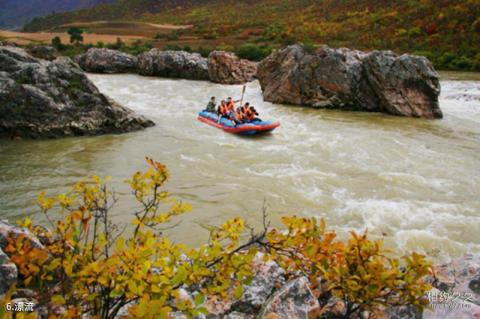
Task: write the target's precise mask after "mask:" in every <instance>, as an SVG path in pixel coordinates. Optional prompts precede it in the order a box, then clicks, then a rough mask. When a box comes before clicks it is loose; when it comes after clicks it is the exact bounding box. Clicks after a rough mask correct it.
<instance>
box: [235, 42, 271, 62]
mask: <svg viewBox="0 0 480 319" xmlns="http://www.w3.org/2000/svg"><path fill="white" fill-rule="evenodd" d="M271 52H272V49H271V48H270V47H261V46H259V45H257V44H255V43H246V44H243V45H241V46H240V47H238V48H237V49H236V50H235V53H236V54H237V55H238V57H240V58H242V59H247V60H250V61H260V60H263V59H264V58H265V57H267V56H268V55H269V54H270V53H271Z"/></svg>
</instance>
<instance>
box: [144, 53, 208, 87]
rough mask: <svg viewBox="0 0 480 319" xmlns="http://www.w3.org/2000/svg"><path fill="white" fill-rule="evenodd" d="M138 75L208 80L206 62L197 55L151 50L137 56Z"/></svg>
mask: <svg viewBox="0 0 480 319" xmlns="http://www.w3.org/2000/svg"><path fill="white" fill-rule="evenodd" d="M138 73H139V74H141V75H147V76H161V77H168V78H179V79H190V80H208V79H209V76H208V61H207V59H206V58H204V57H202V56H201V55H200V54H198V53H190V52H185V51H161V50H159V49H152V50H150V51H148V52H145V53H142V54H140V55H139V56H138Z"/></svg>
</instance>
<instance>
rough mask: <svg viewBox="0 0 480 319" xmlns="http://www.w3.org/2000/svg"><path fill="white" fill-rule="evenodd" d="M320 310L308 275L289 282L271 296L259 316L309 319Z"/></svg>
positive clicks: (282, 318) (281, 318)
mask: <svg viewBox="0 0 480 319" xmlns="http://www.w3.org/2000/svg"><path fill="white" fill-rule="evenodd" d="M319 312H320V304H319V303H318V300H317V299H316V298H315V296H314V295H313V293H312V291H311V290H310V288H309V282H308V279H307V278H306V277H300V278H297V279H294V280H292V281H290V282H288V283H287V284H286V285H285V286H283V287H282V288H281V289H280V290H278V291H277V292H275V294H274V295H273V296H272V297H270V298H269V299H268V300H267V302H266V303H265V305H264V306H263V307H262V310H261V311H260V314H259V315H258V318H277V319H308V318H315V317H316V314H318V313H319Z"/></svg>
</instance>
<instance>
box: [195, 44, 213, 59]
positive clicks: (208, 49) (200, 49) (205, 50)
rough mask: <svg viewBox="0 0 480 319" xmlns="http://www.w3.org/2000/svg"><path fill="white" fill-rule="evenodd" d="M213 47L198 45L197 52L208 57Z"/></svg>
mask: <svg viewBox="0 0 480 319" xmlns="http://www.w3.org/2000/svg"><path fill="white" fill-rule="evenodd" d="M213 50H214V49H213V48H212V47H210V46H206V47H203V46H199V47H198V49H197V52H198V53H200V54H201V55H202V56H203V57H205V58H206V57H208V56H209V55H210V53H211V52H212V51H213Z"/></svg>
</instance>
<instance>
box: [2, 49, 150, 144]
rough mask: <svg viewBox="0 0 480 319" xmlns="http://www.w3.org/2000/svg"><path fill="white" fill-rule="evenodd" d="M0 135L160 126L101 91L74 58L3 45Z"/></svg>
mask: <svg viewBox="0 0 480 319" xmlns="http://www.w3.org/2000/svg"><path fill="white" fill-rule="evenodd" d="M0 105H2V108H0V137H11V138H13V137H22V138H41V137H43V138H45V137H46V138H53V137H61V136H73V135H96V134H106V133H123V132H130V131H135V130H140V129H143V128H145V127H149V126H152V125H154V123H153V122H152V121H150V120H147V119H145V118H144V117H142V116H138V115H136V114H135V113H134V112H133V111H131V110H130V109H127V108H125V107H123V106H120V105H119V104H117V103H115V102H114V101H112V100H110V99H109V98H107V97H106V96H105V95H103V94H101V93H100V92H99V91H98V89H97V88H96V87H95V85H94V84H93V83H92V82H91V81H90V80H89V79H88V78H87V77H86V76H85V74H84V72H83V71H82V70H81V69H80V68H79V67H78V65H77V64H75V63H74V62H72V60H70V59H69V58H66V57H60V58H57V59H55V60H54V61H51V62H50V61H45V60H40V59H37V58H34V57H33V56H31V55H29V54H28V53H27V52H26V51H25V50H23V49H21V48H14V47H8V46H3V47H0Z"/></svg>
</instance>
